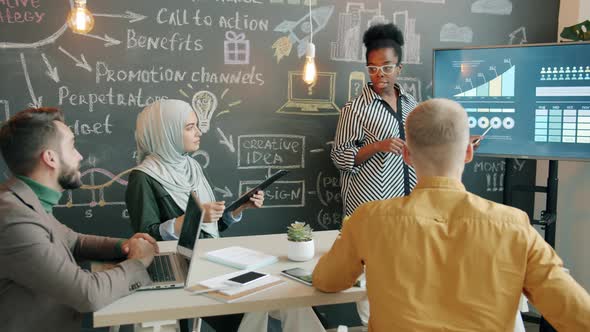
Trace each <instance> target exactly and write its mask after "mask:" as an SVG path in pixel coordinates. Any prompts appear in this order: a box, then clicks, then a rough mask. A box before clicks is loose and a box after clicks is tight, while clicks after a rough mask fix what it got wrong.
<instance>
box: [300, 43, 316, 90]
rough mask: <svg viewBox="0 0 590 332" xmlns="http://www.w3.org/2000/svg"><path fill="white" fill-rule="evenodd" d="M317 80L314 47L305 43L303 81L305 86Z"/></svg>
mask: <svg viewBox="0 0 590 332" xmlns="http://www.w3.org/2000/svg"><path fill="white" fill-rule="evenodd" d="M316 78H317V70H316V67H315V45H314V44H313V43H307V52H306V54H305V67H303V81H304V82H305V83H307V84H313V83H314V82H315V80H316Z"/></svg>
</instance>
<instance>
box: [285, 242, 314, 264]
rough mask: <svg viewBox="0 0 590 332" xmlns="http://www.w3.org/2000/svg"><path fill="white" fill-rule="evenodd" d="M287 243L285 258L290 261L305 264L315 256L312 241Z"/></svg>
mask: <svg viewBox="0 0 590 332" xmlns="http://www.w3.org/2000/svg"><path fill="white" fill-rule="evenodd" d="M287 242H289V248H288V250H287V257H288V258H289V259H290V260H292V261H297V262H305V261H308V260H310V259H312V258H313V256H314V255H315V245H314V241H313V240H311V241H306V242H293V241H287Z"/></svg>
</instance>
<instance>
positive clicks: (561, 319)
mask: <svg viewBox="0 0 590 332" xmlns="http://www.w3.org/2000/svg"><path fill="white" fill-rule="evenodd" d="M406 133H407V136H406V139H407V142H406V143H407V144H406V146H405V147H404V160H405V161H406V162H407V163H408V164H410V165H412V166H413V167H414V169H415V170H416V174H417V176H418V184H417V185H416V187H415V189H414V191H413V192H412V194H410V195H409V196H406V197H399V198H393V199H389V200H385V201H375V202H369V203H366V204H364V205H362V206H360V207H359V208H358V209H357V210H356V211H355V212H354V213H353V215H352V216H351V217H350V219H349V220H348V221H346V223H344V227H343V228H342V234H341V236H340V237H339V238H338V239H337V240H336V241H335V242H334V245H333V246H332V249H331V250H330V251H329V252H328V253H327V254H326V255H324V256H323V257H322V258H321V259H320V261H319V262H318V264H317V266H316V268H315V270H314V272H313V285H314V286H315V287H316V288H318V289H319V290H321V291H325V292H338V291H341V290H344V289H347V288H349V287H351V286H352V285H353V283H354V282H355V281H356V279H357V278H358V276H359V275H360V274H361V273H363V265H366V266H365V268H366V277H367V292H368V297H369V303H370V305H371V314H370V320H369V331H494V332H497V331H513V328H514V313H515V312H516V310H517V306H518V301H519V298H520V294H521V293H522V292H524V293H525V295H527V297H528V298H529V300H530V301H531V302H532V303H533V304H534V305H535V307H536V308H538V309H539V310H540V311H541V313H542V314H543V315H544V316H545V318H546V319H547V320H548V321H549V322H550V323H551V324H552V325H553V326H554V327H555V328H556V329H557V330H559V331H590V296H589V295H588V293H587V292H586V290H584V288H582V287H581V286H580V285H578V284H577V283H576V281H574V279H572V278H571V277H570V276H569V275H568V274H567V273H565V272H564V271H563V269H562V266H563V263H562V261H561V259H560V258H559V257H558V256H557V254H556V253H555V251H553V249H552V248H551V247H550V246H549V245H548V244H547V243H545V241H544V240H543V238H542V237H541V236H540V235H539V234H538V233H537V231H535V229H534V228H533V227H532V226H531V225H530V223H529V219H528V216H527V215H526V214H525V213H524V212H523V211H521V210H518V209H515V208H512V207H509V206H505V205H502V204H498V203H494V202H491V201H488V200H485V199H483V198H481V197H478V196H476V195H473V194H471V193H469V192H467V191H466V190H465V187H464V186H463V184H462V183H461V175H462V173H463V169H464V164H465V163H468V162H470V161H471V159H472V158H473V147H472V145H471V143H470V142H469V128H468V125H467V114H466V113H465V110H464V109H463V108H462V107H461V106H460V105H459V104H457V103H455V102H453V101H450V100H444V99H432V100H429V101H426V102H423V103H421V104H419V105H418V106H417V107H416V109H415V110H414V111H412V113H410V115H409V116H408V118H407V120H406Z"/></svg>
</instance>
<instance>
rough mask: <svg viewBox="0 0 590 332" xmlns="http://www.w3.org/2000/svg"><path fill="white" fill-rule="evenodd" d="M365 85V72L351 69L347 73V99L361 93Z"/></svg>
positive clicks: (351, 98)
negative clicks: (348, 73)
mask: <svg viewBox="0 0 590 332" xmlns="http://www.w3.org/2000/svg"><path fill="white" fill-rule="evenodd" d="M364 87H365V73H363V72H361V71H353V72H351V73H350V75H348V100H353V99H354V98H356V97H358V96H360V95H361V92H363V88H364Z"/></svg>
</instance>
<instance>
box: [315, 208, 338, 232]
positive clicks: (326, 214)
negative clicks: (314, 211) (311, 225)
mask: <svg viewBox="0 0 590 332" xmlns="http://www.w3.org/2000/svg"><path fill="white" fill-rule="evenodd" d="M341 211H342V210H341V209H340V207H339V208H338V210H337V211H332V212H330V211H325V210H324V209H320V211H318V215H317V217H316V220H317V223H318V225H320V227H322V228H323V229H334V228H341V227H342V219H343V218H344V216H343V215H342V212H341Z"/></svg>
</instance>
